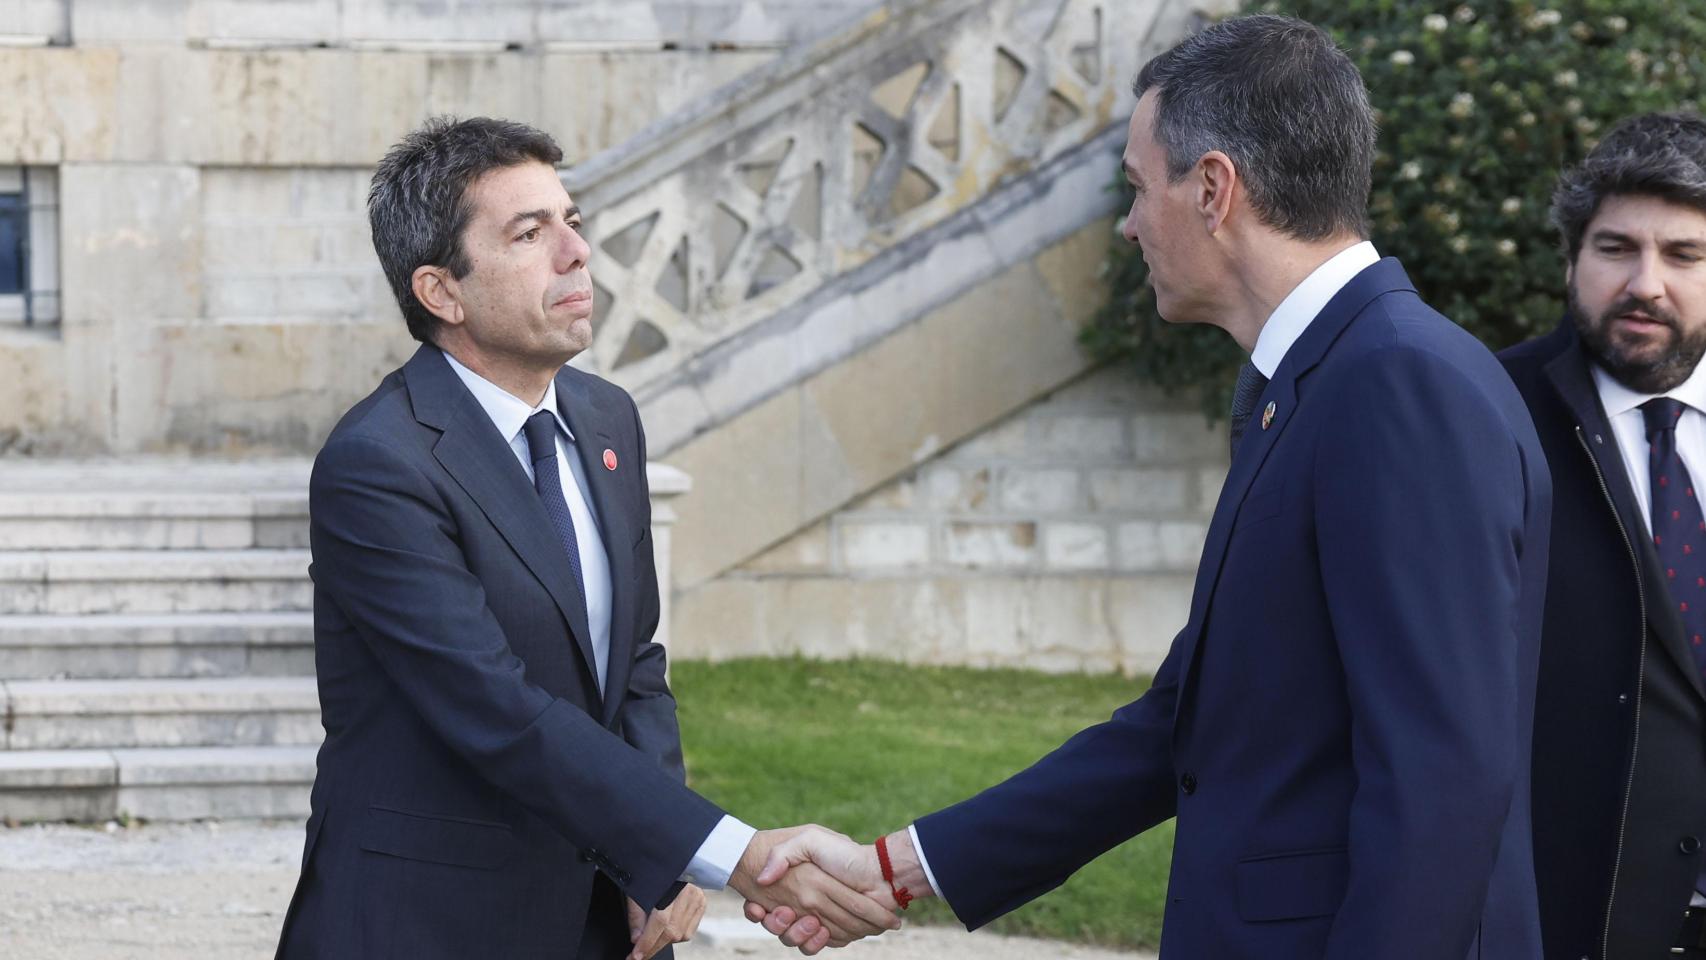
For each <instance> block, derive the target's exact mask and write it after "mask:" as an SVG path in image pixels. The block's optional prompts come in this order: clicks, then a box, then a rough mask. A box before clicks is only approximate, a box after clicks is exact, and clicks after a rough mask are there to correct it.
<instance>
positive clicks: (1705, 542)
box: [1641, 397, 1706, 673]
mask: <svg viewBox="0 0 1706 960" xmlns="http://www.w3.org/2000/svg"><path fill="white" fill-rule="evenodd" d="M1685 409H1687V408H1686V407H1685V406H1684V405H1683V403H1682V401H1680V400H1673V399H1671V398H1670V397H1658V398H1655V399H1652V400H1648V401H1647V402H1646V403H1643V404H1641V417H1642V418H1643V419H1644V420H1646V423H1647V446H1648V448H1649V449H1650V450H1651V456H1650V458H1649V460H1648V464H1649V466H1650V468H1651V473H1652V491H1653V513H1652V533H1653V546H1654V547H1655V548H1657V549H1658V554H1659V563H1660V564H1662V565H1663V566H1664V568H1665V589H1666V590H1667V591H1668V592H1669V594H1670V600H1671V602H1672V603H1674V604H1676V606H1677V612H1678V613H1680V614H1681V615H1682V629H1683V633H1684V635H1686V636H1687V638H1688V648H1689V649H1690V650H1691V651H1693V653H1694V664H1695V667H1696V668H1697V669H1700V670H1701V671H1702V672H1703V673H1706V644H1703V643H1702V641H1701V638H1702V637H1703V636H1706V518H1703V517H1702V516H1701V513H1700V501H1699V500H1698V499H1697V498H1696V497H1695V496H1694V481H1693V480H1692V479H1690V478H1689V476H1688V468H1687V467H1685V466H1683V465H1682V457H1681V456H1679V455H1678V454H1677V452H1676V423H1677V421H1678V420H1679V419H1681V418H1682V411H1683V410H1685Z"/></svg>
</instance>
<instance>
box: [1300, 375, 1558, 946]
mask: <svg viewBox="0 0 1706 960" xmlns="http://www.w3.org/2000/svg"><path fill="white" fill-rule="evenodd" d="M1319 389H1321V390H1322V391H1323V392H1324V394H1325V395H1323V396H1320V397H1318V400H1317V402H1320V403H1323V404H1325V405H1327V409H1329V410H1330V411H1331V414H1330V416H1329V422H1327V423H1326V424H1324V426H1323V427H1322V435H1321V440H1320V443H1319V445H1318V447H1317V462H1316V464H1315V470H1314V478H1315V480H1314V485H1315V489H1314V502H1315V511H1316V537H1317V545H1318V549H1319V551H1320V565H1321V576H1322V582H1323V585H1324V588H1325V594H1326V598H1327V603H1328V612H1329V616H1330V617H1331V619H1332V624H1333V634H1334V637H1335V639H1336V642H1337V644H1338V648H1339V655H1340V659H1341V663H1342V664H1343V669H1344V673H1345V685H1346V692H1347V696H1348V700H1349V705H1350V711H1351V729H1350V731H1349V735H1350V748H1351V760H1352V763H1353V765H1354V767H1355V771H1356V782H1357V787H1356V792H1355V794H1354V796H1353V797H1352V800H1351V807H1350V817H1349V833H1348V847H1349V851H1348V853H1349V861H1350V873H1349V882H1348V884H1347V892H1346V894H1345V899H1344V901H1343V903H1342V905H1341V907H1340V909H1339V911H1338V913H1337V915H1336V916H1335V918H1334V921H1333V926H1332V930H1331V933H1330V937H1329V941H1328V948H1327V951H1326V954H1325V955H1326V957H1328V958H1331V960H1351V958H1360V957H1366V956H1368V952H1369V950H1370V949H1371V945H1374V944H1379V945H1380V946H1379V951H1380V955H1381V956H1382V957H1391V958H1395V960H1403V958H1415V960H1438V958H1440V957H1460V956H1463V955H1464V954H1465V953H1467V952H1468V950H1469V947H1470V945H1471V943H1473V941H1474V939H1475V936H1476V931H1477V929H1478V926H1479V923H1480V919H1481V914H1482V909H1483V906H1484V903H1485V901H1486V894H1487V889H1488V883H1489V880H1490V877H1491V874H1492V870H1493V864H1494V860H1495V857H1496V856H1497V854H1498V851H1499V841H1500V836H1501V833H1502V831H1503V828H1504V824H1505V822H1506V817H1507V814H1508V812H1509V810H1510V807H1511V803H1512V798H1513V796H1515V793H1516V788H1517V785H1518V778H1519V777H1522V776H1525V775H1526V767H1527V753H1526V749H1525V745H1524V744H1523V743H1522V740H1523V731H1524V730H1525V729H1526V727H1525V724H1524V718H1522V717H1521V716H1519V713H1520V712H1521V705H1522V704H1523V703H1524V702H1525V701H1524V698H1523V696H1522V695H1521V692H1522V687H1521V684H1522V682H1523V681H1522V678H1523V677H1524V676H1525V675H1526V673H1527V672H1528V671H1529V670H1531V669H1532V665H1527V666H1525V665H1524V664H1522V663H1521V662H1520V651H1521V649H1522V644H1521V643H1520V642H1519V635H1518V630H1519V629H1520V627H1519V613H1520V601H1521V586H1522V584H1521V577H1520V575H1519V561H1520V557H1521V553H1522V550H1523V536H1524V530H1525V514H1526V513H1527V512H1528V511H1529V510H1530V509H1531V508H1532V507H1533V506H1534V505H1533V504H1530V503H1529V493H1528V484H1527V482H1526V481H1525V465H1524V463H1523V458H1522V454H1521V450H1520V448H1519V446H1518V443H1517V440H1516V438H1515V436H1514V434H1513V432H1512V429H1511V426H1510V424H1509V423H1508V421H1507V420H1506V419H1505V418H1504V417H1503V416H1502V415H1501V413H1500V411H1499V410H1498V409H1497V407H1495V405H1494V403H1493V401H1492V400H1491V399H1490V398H1489V397H1488V396H1487V395H1486V392H1485V391H1484V390H1483V389H1482V388H1481V387H1480V386H1479V385H1478V384H1476V383H1475V382H1474V381H1473V380H1472V379H1470V378H1469V377H1466V376H1464V375H1463V374H1462V373H1461V372H1459V371H1458V370H1457V369H1456V368H1455V367H1453V366H1452V365H1451V364H1450V363H1449V362H1448V361H1446V360H1444V359H1443V358H1440V357H1438V356H1435V355H1432V354H1428V353H1423V352H1421V351H1415V350H1406V349H1399V348H1386V349H1383V350H1380V351H1377V352H1376V353H1375V354H1374V355H1373V356H1370V357H1368V358H1366V359H1364V360H1362V361H1359V363H1358V364H1356V365H1355V368H1354V369H1353V370H1351V371H1349V372H1348V373H1346V374H1344V375H1342V376H1341V378H1340V379H1339V380H1338V381H1336V382H1332V383H1325V384H1322V385H1321V386H1320V387H1319ZM1541 469H1544V467H1543V466H1542V467H1541ZM1541 506H1542V507H1543V508H1545V505H1544V504H1542V505H1541Z"/></svg>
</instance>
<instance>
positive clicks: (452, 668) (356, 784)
mask: <svg viewBox="0 0 1706 960" xmlns="http://www.w3.org/2000/svg"><path fill="white" fill-rule="evenodd" d="M557 397H558V405H559V409H560V411H561V413H562V414H563V417H564V419H565V420H567V422H568V423H569V426H570V428H571V430H572V431H573V432H574V435H575V438H576V440H577V447H578V451H579V454H580V457H581V459H582V463H583V465H584V467H585V473H586V477H587V481H588V485H589V486H590V487H591V494H592V500H593V503H594V504H595V505H596V506H597V509H598V518H599V523H600V526H601V528H602V531H601V532H602V534H603V540H604V544H605V549H606V551H607V553H608V554H609V558H610V574H611V584H612V607H613V609H612V615H611V625H610V658H609V676H608V678H607V682H606V684H605V691H606V693H605V695H602V696H601V695H600V692H599V688H598V684H597V682H596V680H595V675H594V673H593V666H592V664H593V659H592V651H591V646H590V642H589V640H588V630H587V625H586V608H585V604H584V603H583V602H582V601H581V599H580V596H579V593H578V588H577V587H576V586H575V584H574V579H573V576H572V574H571V573H570V571H569V566H568V557H567V555H566V554H565V553H564V551H563V546H562V543H561V542H560V541H559V540H558V539H557V534H556V533H555V530H554V528H553V527H552V526H551V522H550V519H549V518H548V517H547V516H546V514H545V510H544V506H543V505H542V504H541V502H540V500H539V497H538V495H537V494H536V493H535V492H534V489H533V485H532V484H531V483H530V482H529V480H528V477H527V474H526V471H525V470H524V469H523V468H522V466H521V464H520V462H519V461H518V460H517V459H516V457H515V454H514V453H513V452H512V451H511V449H510V447H509V444H508V442H507V439H506V438H505V437H502V436H500V435H499V434H498V431H497V428H496V427H494V426H493V425H492V421H491V419H490V418H489V417H488V416H487V414H486V412H485V410H484V409H482V408H481V407H480V405H479V403H478V401H476V400H475V399H474V397H473V395H472V394H470V393H469V392H468V390H467V388H466V387H464V386H463V385H462V383H461V381H460V380H459V379H458V378H457V377H456V374H455V372H454V371H452V370H451V369H450V365H449V364H448V363H447V362H446V361H445V359H444V357H443V355H442V354H440V353H439V351H438V350H437V349H436V348H434V347H431V346H424V347H422V348H421V349H420V350H419V351H417V352H416V354H415V356H414V358H413V359H411V360H410V361H409V362H408V363H407V364H406V365H405V366H404V367H403V368H402V369H400V370H398V371H395V372H393V373H392V374H391V375H389V376H387V377H386V378H385V380H384V381H383V382H382V383H381V384H380V385H379V388H378V389H377V390H376V391H374V393H373V394H372V395H371V396H369V397H368V398H367V399H365V400H363V401H362V402H361V403H360V404H358V405H357V406H356V407H355V408H354V409H352V410H351V411H350V412H349V413H348V414H347V415H345V417H344V418H343V420H342V421H341V422H340V423H339V424H338V426H337V427H336V429H334V430H333V431H332V434H331V436H330V438H329V439H328V440H327V441H326V445H325V447H324V449H322V450H321V452H320V455H319V457H318V458H317V459H316V460H315V462H314V473H313V479H312V481H311V484H310V489H309V514H310V519H309V530H310V543H311V546H312V548H313V568H312V574H313V579H314V654H315V666H316V673H317V675H318V678H319V687H320V704H321V712H322V722H323V723H324V725H325V727H326V740H325V744H324V745H323V746H322V747H321V749H320V755H319V773H318V776H317V777H316V779H315V781H314V791H313V800H312V813H311V816H310V817H309V820H308V830H307V843H306V847H305V849H304V853H303V865H302V877H301V880H300V881H299V883H298V885H297V890H296V895H295V897H294V898H293V900H292V902H291V906H290V910H289V912H288V913H287V915H286V917H285V922H284V932H283V937H282V939H281V941H280V944H279V951H278V953H279V956H280V957H304V958H307V957H314V958H329V957H351V958H362V960H378V958H385V957H397V958H409V960H421V958H439V957H442V958H446V960H450V958H468V957H504V958H532V957H553V958H559V960H561V958H568V957H573V956H574V955H575V952H576V950H577V948H578V947H579V945H580V943H581V938H582V934H583V932H584V925H585V923H586V922H587V920H588V909H587V908H588V903H589V900H590V897H591V894H592V887H593V879H594V873H595V871H602V872H603V873H604V874H605V875H606V876H607V877H609V878H610V880H611V881H612V882H614V883H615V884H616V885H617V886H618V887H620V888H621V889H622V891H623V892H624V893H626V894H627V895H628V896H629V897H632V898H633V899H634V900H635V901H637V902H639V903H641V904H645V905H648V906H649V905H655V904H657V903H659V902H660V901H661V900H663V899H665V898H666V896H668V895H669V894H670V893H671V892H672V890H673V889H674V885H675V882H676V880H677V878H678V877H679V876H680V875H681V873H682V871H683V870H684V869H685V868H686V867H687V864H688V862H689V861H690V860H691V859H692V857H693V854H694V853H695V852H696V851H697V849H698V847H699V845H700V844H701V843H702V842H703V841H704V839H705V837H706V836H707V835H708V834H709V833H710V831H711V828H712V827H713V826H715V824H716V823H717V821H718V820H719V819H720V818H721V817H722V811H721V810H719V809H717V808H716V807H715V806H714V805H712V804H711V803H710V802H708V801H706V800H703V799H701V798H700V797H698V796H697V795H695V794H693V793H692V792H691V791H689V790H688V789H687V788H686V787H685V786H684V785H683V783H682V780H683V767H682V761H681V751H680V737H679V732H678V730H677V727H676V720H675V701H674V699H673V698H672V697H671V695H670V692H669V688H668V687H667V685H666V684H665V682H664V651H663V648H662V647H661V646H658V645H657V644H655V643H653V642H651V636H652V632H653V630H654V629H655V628H656V626H657V622H658V594H657V580H656V576H655V572H654V570H653V566H652V543H651V503H650V499H649V494H648V490H647V487H646V480H645V476H646V474H645V469H646V466H645V464H646V457H645V439H644V436H643V434H642V433H641V430H640V422H639V414H638V411H636V410H635V408H634V404H633V401H632V400H631V399H630V398H629V397H628V395H627V394H626V393H624V392H623V391H622V390H621V389H619V388H617V387H615V386H613V385H611V384H609V383H606V382H605V381H603V380H600V379H598V378H597V377H594V376H591V375H589V374H586V373H582V372H580V371H577V370H573V369H570V368H567V367H565V368H564V369H563V371H562V372H561V373H559V374H558V375H557ZM605 449H610V450H612V451H614V452H615V454H616V462H617V468H616V469H615V470H609V469H606V467H605V465H604V462H603V451H604V450H605ZM609 912H610V913H611V914H612V915H610V916H608V917H606V916H599V917H595V918H593V922H595V923H601V924H604V925H607V926H608V927H609V929H610V931H611V935H612V937H613V938H614V939H615V941H616V942H618V943H625V942H626V941H627V918H626V916H624V915H622V913H621V911H619V910H612V911H609ZM587 960H592V958H587Z"/></svg>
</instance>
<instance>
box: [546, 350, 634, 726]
mask: <svg viewBox="0 0 1706 960" xmlns="http://www.w3.org/2000/svg"><path fill="white" fill-rule="evenodd" d="M585 384H586V381H585V378H584V377H579V376H576V375H575V374H574V373H572V372H571V371H570V370H569V368H567V367H565V368H564V370H563V372H562V373H560V374H558V375H557V410H558V412H559V413H561V414H562V415H563V420H564V421H565V422H567V423H568V425H569V430H570V431H572V432H573V433H574V435H575V450H576V452H577V453H578V454H579V457H580V463H581V472H582V473H584V474H585V475H586V484H587V486H588V487H589V488H590V493H591V495H592V502H593V505H594V506H595V507H596V508H597V510H598V524H599V527H600V531H599V536H600V539H602V540H603V542H604V554H605V556H606V557H607V558H608V560H609V562H610V650H609V659H608V660H607V661H606V664H607V670H606V675H605V678H604V689H605V697H604V718H603V720H604V722H605V723H606V724H609V723H610V721H611V720H613V719H614V718H615V714H616V711H617V709H619V708H620V707H621V705H622V702H623V700H624V699H625V698H624V697H623V696H621V691H623V690H625V689H627V686H628V675H629V673H630V671H631V670H632V669H633V665H634V616H635V611H634V589H633V585H634V550H633V544H634V536H635V533H634V530H633V524H632V523H631V518H630V517H629V511H628V507H627V503H626V502H625V500H624V497H623V494H622V492H621V487H623V486H625V485H627V484H632V483H634V482H635V478H636V477H637V476H638V474H637V473H636V471H638V470H641V469H643V467H642V465H641V464H639V463H627V462H623V460H622V458H621V457H618V458H617V461H616V469H614V470H612V469H610V468H609V467H608V466H607V465H606V464H605V462H604V451H606V450H610V451H615V450H617V449H620V448H623V446H624V445H622V444H618V443H617V442H616V440H615V434H616V433H617V431H616V430H615V429H613V421H614V417H616V416H620V415H621V414H620V413H614V412H612V411H609V410H606V409H604V408H602V407H600V406H598V405H597V404H595V403H594V402H593V400H592V395H591V393H590V392H589V391H588V390H586V388H585ZM622 413H626V411H622Z"/></svg>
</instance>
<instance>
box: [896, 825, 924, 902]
mask: <svg viewBox="0 0 1706 960" xmlns="http://www.w3.org/2000/svg"><path fill="white" fill-rule="evenodd" d="M885 846H886V847H887V848H888V855H889V867H890V868H891V869H892V870H893V871H894V885H895V886H896V887H900V888H902V889H904V890H906V892H907V893H909V894H911V895H912V897H913V899H917V898H919V897H928V896H933V895H934V894H935V892H936V891H934V890H932V889H930V879H929V878H928V877H926V876H925V875H924V863H923V861H921V860H919V858H918V848H917V847H914V846H913V845H912V831H910V830H896V831H895V832H894V833H891V834H889V835H888V839H887V841H886V843H885Z"/></svg>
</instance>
